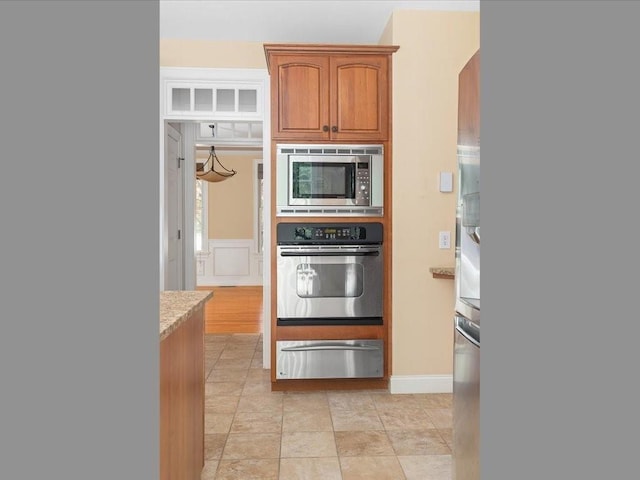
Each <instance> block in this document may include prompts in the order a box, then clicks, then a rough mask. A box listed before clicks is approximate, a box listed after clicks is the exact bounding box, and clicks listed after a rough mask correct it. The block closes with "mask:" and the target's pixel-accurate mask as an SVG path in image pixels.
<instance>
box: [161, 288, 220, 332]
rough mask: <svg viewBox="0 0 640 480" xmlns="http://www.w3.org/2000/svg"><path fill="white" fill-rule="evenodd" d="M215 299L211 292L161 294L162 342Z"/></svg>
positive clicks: (193, 291)
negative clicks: (206, 303)
mask: <svg viewBox="0 0 640 480" xmlns="http://www.w3.org/2000/svg"><path fill="white" fill-rule="evenodd" d="M211 297H213V292H212V291H209V290H187V291H185V290H165V291H162V292H160V340H162V339H164V338H166V337H167V336H168V335H169V334H170V333H171V332H173V331H174V330H175V329H176V328H178V327H179V326H180V324H181V323H182V322H184V321H185V320H186V319H188V318H189V317H190V316H191V315H192V314H193V313H195V311H196V310H197V309H198V308H204V304H205V302H206V301H207V300H209V299H210V298H211Z"/></svg>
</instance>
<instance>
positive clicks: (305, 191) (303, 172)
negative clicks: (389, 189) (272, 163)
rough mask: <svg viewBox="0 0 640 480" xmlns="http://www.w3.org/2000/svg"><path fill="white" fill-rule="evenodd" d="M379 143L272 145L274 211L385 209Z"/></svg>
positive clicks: (365, 212) (362, 212)
mask: <svg viewBox="0 0 640 480" xmlns="http://www.w3.org/2000/svg"><path fill="white" fill-rule="evenodd" d="M383 201H384V152H383V146H382V145H318V144H312V145H293V144H278V145H277V146H276V215H277V216H370V217H381V216H382V215H383Z"/></svg>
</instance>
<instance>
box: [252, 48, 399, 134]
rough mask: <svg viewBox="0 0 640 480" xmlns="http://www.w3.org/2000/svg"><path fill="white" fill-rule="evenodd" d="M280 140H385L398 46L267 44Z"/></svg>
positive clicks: (274, 130)
mask: <svg viewBox="0 0 640 480" xmlns="http://www.w3.org/2000/svg"><path fill="white" fill-rule="evenodd" d="M264 49H265V54H266V56H267V66H268V68H269V74H270V76H271V132H272V133H271V136H272V138H273V139H277V140H305V141H314V140H319V141H345V140H350V141H385V140H388V137H389V115H390V111H389V109H390V105H391V98H390V97H391V88H390V87H391V85H390V79H391V54H392V53H393V52H395V51H396V50H397V49H398V47H396V46H365V45H358V46H355V45H297V44H286V45H274V44H267V45H265V46H264Z"/></svg>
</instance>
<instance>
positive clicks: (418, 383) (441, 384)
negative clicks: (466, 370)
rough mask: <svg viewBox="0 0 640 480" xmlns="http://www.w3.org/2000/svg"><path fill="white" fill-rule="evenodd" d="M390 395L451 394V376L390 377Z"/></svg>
mask: <svg viewBox="0 0 640 480" xmlns="http://www.w3.org/2000/svg"><path fill="white" fill-rule="evenodd" d="M389 391H390V392H391V393H452V392H453V375H391V379H390V382H389Z"/></svg>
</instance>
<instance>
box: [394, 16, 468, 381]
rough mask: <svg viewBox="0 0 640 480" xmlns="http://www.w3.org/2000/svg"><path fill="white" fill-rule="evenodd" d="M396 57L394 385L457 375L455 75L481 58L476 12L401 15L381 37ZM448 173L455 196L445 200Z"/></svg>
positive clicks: (456, 90)
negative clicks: (452, 274) (450, 272)
mask: <svg viewBox="0 0 640 480" xmlns="http://www.w3.org/2000/svg"><path fill="white" fill-rule="evenodd" d="M383 39H384V40H385V41H384V43H390V44H393V45H399V46H400V49H399V50H398V51H397V52H396V53H395V54H394V56H393V191H394V194H393V332H392V335H393V372H392V374H393V375H446V374H451V373H452V371H453V368H452V367H453V365H452V356H453V310H454V300H455V298H454V297H455V289H454V282H453V281H452V280H444V279H434V278H433V277H432V275H431V274H430V273H429V267H437V266H454V263H455V250H454V248H453V246H452V248H451V249H448V250H440V249H439V248H438V232H439V231H441V230H448V231H450V232H451V238H452V244H453V243H454V242H453V239H454V237H455V203H456V191H455V189H457V185H455V184H456V182H457V158H456V145H457V115H458V110H457V100H458V74H459V72H460V70H461V69H462V68H463V67H464V65H465V64H466V62H467V61H468V60H469V58H470V57H471V56H472V55H473V54H474V53H475V52H476V50H478V48H480V14H479V12H436V11H431V12H429V11H396V12H395V13H394V14H393V16H392V18H391V20H390V24H389V25H388V26H387V28H386V29H385V32H384V34H383ZM441 171H447V172H454V185H455V188H454V192H453V193H440V192H439V190H438V179H439V173H440V172H441Z"/></svg>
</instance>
